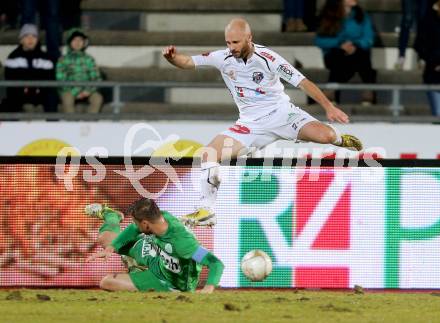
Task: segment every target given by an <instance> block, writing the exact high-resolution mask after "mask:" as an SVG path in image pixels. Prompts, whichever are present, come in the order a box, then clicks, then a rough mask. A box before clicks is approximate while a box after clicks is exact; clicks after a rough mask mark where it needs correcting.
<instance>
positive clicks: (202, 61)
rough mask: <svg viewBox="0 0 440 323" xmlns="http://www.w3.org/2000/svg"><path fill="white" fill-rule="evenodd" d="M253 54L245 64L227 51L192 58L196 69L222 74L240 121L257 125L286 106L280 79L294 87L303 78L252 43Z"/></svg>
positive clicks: (287, 103)
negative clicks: (208, 67) (211, 67)
mask: <svg viewBox="0 0 440 323" xmlns="http://www.w3.org/2000/svg"><path fill="white" fill-rule="evenodd" d="M254 49H255V51H254V54H253V55H252V56H251V57H250V58H249V59H248V60H247V61H246V62H245V61H244V60H243V59H241V58H235V57H234V56H232V55H231V53H230V51H229V49H224V50H217V51H214V52H211V53H206V54H202V55H196V56H192V60H193V62H194V64H195V66H196V67H206V66H213V67H216V68H217V69H218V70H219V71H220V72H221V74H222V77H223V80H224V81H225V83H226V86H227V87H228V89H229V92H230V93H231V95H232V97H233V98H234V101H235V103H236V104H237V106H238V109H239V111H240V120H241V121H243V122H258V120H259V119H261V118H264V117H265V116H267V115H269V114H270V113H273V111H274V110H277V109H278V108H283V106H284V107H286V106H290V98H289V96H288V95H287V94H286V93H285V92H284V86H283V84H282V83H281V81H280V77H281V78H282V79H284V80H285V81H287V82H289V83H290V84H292V85H293V86H295V87H297V86H298V85H299V83H300V82H301V81H302V80H303V79H304V78H305V77H304V75H303V74H301V73H300V72H299V71H298V70H297V69H295V68H294V67H293V66H292V65H291V64H290V63H289V62H287V61H286V60H285V59H284V58H283V57H281V56H280V55H278V54H277V53H275V52H274V51H272V50H270V49H269V48H267V47H264V46H260V45H257V44H254Z"/></svg>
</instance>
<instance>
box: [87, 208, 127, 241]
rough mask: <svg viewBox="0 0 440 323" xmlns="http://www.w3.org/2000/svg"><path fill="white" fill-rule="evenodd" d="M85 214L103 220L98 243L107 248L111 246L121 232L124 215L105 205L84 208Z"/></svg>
mask: <svg viewBox="0 0 440 323" xmlns="http://www.w3.org/2000/svg"><path fill="white" fill-rule="evenodd" d="M84 212H85V213H86V214H87V215H88V216H90V217H94V218H98V219H101V220H103V221H104V222H103V224H102V225H101V227H100V228H99V235H98V239H97V242H98V243H99V244H100V245H101V246H102V247H103V248H106V247H107V246H109V245H110V243H111V242H112V241H113V239H114V238H116V236H117V235H118V234H119V232H120V231H121V227H120V223H121V221H122V220H123V219H124V215H123V214H122V213H121V212H119V211H116V210H114V209H112V208H109V207H108V206H106V205H104V204H99V203H93V204H88V205H86V207H85V208H84Z"/></svg>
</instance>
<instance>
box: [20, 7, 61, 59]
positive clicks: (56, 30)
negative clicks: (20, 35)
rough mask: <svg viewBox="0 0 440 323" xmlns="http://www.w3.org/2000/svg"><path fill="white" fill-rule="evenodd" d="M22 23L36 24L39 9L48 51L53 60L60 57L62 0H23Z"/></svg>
mask: <svg viewBox="0 0 440 323" xmlns="http://www.w3.org/2000/svg"><path fill="white" fill-rule="evenodd" d="M22 6H23V9H22V21H21V24H22V25H24V24H35V22H36V14H37V10H41V12H40V18H41V22H42V24H43V26H44V29H45V30H46V46H47V53H48V54H49V56H50V58H51V59H52V60H53V61H56V60H58V58H59V57H60V54H61V53H60V44H61V28H60V0H22Z"/></svg>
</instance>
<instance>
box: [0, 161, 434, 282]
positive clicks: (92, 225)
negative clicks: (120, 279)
mask: <svg viewBox="0 0 440 323" xmlns="http://www.w3.org/2000/svg"><path fill="white" fill-rule="evenodd" d="M128 160H129V161H130V163H129V164H127V161H128ZM139 171H144V172H145V173H144V174H145V175H146V174H149V175H148V176H147V175H146V176H145V177H144V178H142V179H141V180H136V179H135V178H139V176H134V175H139V173H136V172H139ZM0 174H1V176H0V191H1V194H0V199H1V204H0V205H1V208H2V210H1V213H0V216H1V223H2V225H1V226H0V266H1V275H0V286H1V287H11V286H16V287H17V286H20V287H29V286H40V287H41V286H44V287H93V286H97V285H98V282H99V280H100V279H101V277H103V276H104V275H105V274H107V273H109V272H115V271H119V270H123V266H122V265H121V262H120V259H119V257H118V256H116V255H115V256H113V257H112V258H111V259H110V260H109V261H108V262H107V263H103V262H99V261H96V262H93V263H85V262H84V259H85V258H86V257H87V256H89V255H90V254H91V253H92V252H94V251H96V250H97V249H98V246H97V245H96V243H95V239H96V236H97V231H98V227H99V225H100V223H99V221H97V220H95V219H90V218H87V217H86V216H85V215H84V214H83V209H84V206H85V205H86V204H88V203H92V202H101V203H108V204H109V205H111V206H113V207H115V208H118V209H121V210H125V209H126V207H127V206H128V205H129V204H130V203H131V202H133V201H134V200H136V199H137V198H139V197H140V195H141V194H143V195H147V196H151V197H155V198H156V200H157V202H158V204H159V206H160V207H161V208H162V209H164V210H168V211H170V212H171V213H173V214H174V215H176V216H180V215H183V214H185V213H188V212H191V211H192V210H193V206H194V204H195V203H196V201H197V199H198V190H199V188H198V177H199V161H198V160H197V159H191V158H182V159H180V160H178V161H174V160H173V159H168V158H135V157H133V158H128V159H127V157H126V158H123V157H110V158H87V159H86V158H84V157H82V158H80V157H67V158H59V159H58V160H57V159H56V158H53V157H20V156H13V157H1V158H0ZM221 174H222V178H223V181H222V185H221V188H220V190H219V195H218V203H217V216H218V224H217V226H215V228H214V229H209V228H197V229H195V231H194V232H195V234H196V235H197V237H198V239H199V240H200V242H201V243H202V244H203V245H204V246H205V247H206V248H208V249H210V250H212V251H213V252H214V254H216V255H217V256H218V257H219V258H220V259H221V260H222V261H223V262H224V264H225V271H224V274H223V277H222V280H221V286H222V287H230V288H233V287H234V288H235V287H277V288H284V287H285V288H292V287H297V288H349V287H353V286H354V285H361V286H363V287H366V288H401V289H413V288H414V289H425V288H426V289H437V288H440V267H439V266H438V264H439V262H440V204H439V201H440V161H439V160H360V161H356V160H326V159H323V160H319V161H316V160H310V159H307V160H301V159H298V160H296V159H290V160H286V159H284V160H282V159H274V160H271V163H267V161H265V160H263V159H247V160H246V159H238V160H233V161H231V163H228V164H224V165H222V167H221ZM128 222H129V219H125V220H124V222H123V226H125V225H126V224H127V223H128ZM251 249H262V250H264V251H265V252H267V253H268V254H269V255H270V257H271V259H272V261H273V266H274V269H273V272H272V274H271V275H270V276H269V277H268V278H267V279H266V280H265V281H263V282H260V283H252V282H249V281H248V280H247V279H246V278H245V277H244V276H243V275H242V273H241V271H240V259H241V257H242V256H243V255H244V254H245V253H246V252H247V251H249V250H251Z"/></svg>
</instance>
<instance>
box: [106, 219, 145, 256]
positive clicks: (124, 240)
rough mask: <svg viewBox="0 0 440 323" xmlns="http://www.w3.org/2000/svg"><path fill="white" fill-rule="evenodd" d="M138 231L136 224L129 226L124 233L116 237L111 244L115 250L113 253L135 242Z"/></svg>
mask: <svg viewBox="0 0 440 323" xmlns="http://www.w3.org/2000/svg"><path fill="white" fill-rule="evenodd" d="M139 233H140V231H139V229H138V227H137V225H136V224H134V223H131V224H129V225H128V226H127V227H126V228H125V229H124V231H122V232H121V233H119V234H118V236H117V237H116V238H115V239H114V240H113V241H112V242H111V245H112V246H113V247H114V248H115V251H116V252H117V253H119V251H120V250H121V249H122V248H123V247H124V246H126V245H127V244H129V243H131V242H135V241H136V240H137V237H138V235H139Z"/></svg>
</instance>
